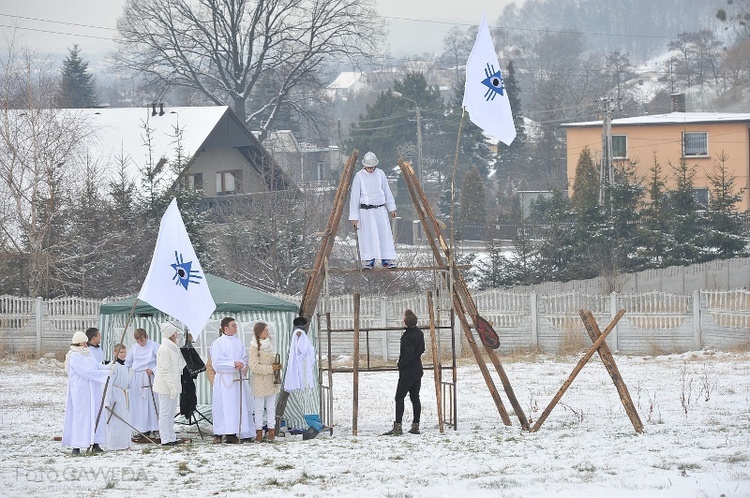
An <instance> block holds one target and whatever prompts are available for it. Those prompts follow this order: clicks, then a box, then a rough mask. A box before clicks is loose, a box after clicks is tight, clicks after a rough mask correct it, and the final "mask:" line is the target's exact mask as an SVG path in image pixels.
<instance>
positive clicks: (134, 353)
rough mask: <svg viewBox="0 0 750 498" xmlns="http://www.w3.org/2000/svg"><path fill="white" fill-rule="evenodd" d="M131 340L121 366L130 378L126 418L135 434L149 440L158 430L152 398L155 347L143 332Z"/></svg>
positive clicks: (137, 331)
mask: <svg viewBox="0 0 750 498" xmlns="http://www.w3.org/2000/svg"><path fill="white" fill-rule="evenodd" d="M134 337H135V342H136V344H134V345H133V346H131V348H130V351H128V356H127V358H126V359H125V366H126V367H128V368H129V369H130V374H131V375H130V386H129V392H130V417H131V420H132V424H133V427H135V428H136V430H138V431H139V432H141V433H142V434H143V435H145V436H152V435H154V434H153V433H154V432H156V431H157V430H159V419H158V417H157V416H156V404H155V403H154V400H155V396H154V395H152V386H153V384H154V371H155V370H156V353H157V351H158V350H159V344H157V343H156V342H155V341H152V340H151V339H149V338H148V335H147V334H146V331H145V330H144V329H136V331H135V333H134ZM144 442H145V441H144Z"/></svg>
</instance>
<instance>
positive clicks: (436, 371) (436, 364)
mask: <svg viewBox="0 0 750 498" xmlns="http://www.w3.org/2000/svg"><path fill="white" fill-rule="evenodd" d="M427 309H428V310H429V312H430V342H431V343H432V371H433V377H434V380H435V399H436V400H437V411H438V429H439V430H440V434H442V433H443V431H444V427H443V400H442V398H441V396H440V382H441V380H442V379H441V377H442V374H441V372H440V355H439V354H438V347H437V337H436V333H435V310H434V309H433V303H432V291H427Z"/></svg>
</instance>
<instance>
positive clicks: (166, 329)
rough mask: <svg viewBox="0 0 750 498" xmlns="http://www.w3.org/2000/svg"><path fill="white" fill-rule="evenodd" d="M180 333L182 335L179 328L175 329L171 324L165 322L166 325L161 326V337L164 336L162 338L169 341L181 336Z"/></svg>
mask: <svg viewBox="0 0 750 498" xmlns="http://www.w3.org/2000/svg"><path fill="white" fill-rule="evenodd" d="M179 333H180V329H178V328H177V327H175V326H174V325H172V324H171V323H169V322H164V323H162V324H161V336H162V338H164V339H169V338H171V337H172V336H173V335H175V334H179Z"/></svg>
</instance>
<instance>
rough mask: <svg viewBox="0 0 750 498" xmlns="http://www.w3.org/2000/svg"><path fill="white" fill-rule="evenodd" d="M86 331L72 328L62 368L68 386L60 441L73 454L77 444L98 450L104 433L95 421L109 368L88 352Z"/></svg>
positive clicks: (75, 452) (100, 424)
mask: <svg viewBox="0 0 750 498" xmlns="http://www.w3.org/2000/svg"><path fill="white" fill-rule="evenodd" d="M87 340H88V339H87V337H86V334H84V333H83V332H76V333H75V334H73V338H72V339H71V345H70V350H69V351H68V353H67V354H66V355H65V372H66V373H67V374H68V390H67V396H66V397H67V399H66V402H65V423H64V426H63V436H62V445H63V446H70V447H72V448H73V454H74V455H77V454H79V453H80V452H81V448H83V449H86V448H90V450H91V452H92V453H100V452H102V449H101V447H100V446H99V445H100V444H104V441H105V438H106V433H105V431H104V426H105V425H106V424H104V423H102V422H104V421H106V418H105V419H104V420H101V419H100V421H99V425H98V426H97V425H96V418H97V416H98V415H99V407H100V406H101V402H102V388H103V386H104V384H105V383H106V382H107V377H109V372H110V369H109V367H108V366H106V365H102V364H101V363H99V362H98V361H97V360H96V359H94V357H93V356H92V354H91V352H90V351H89V349H88V347H87V346H86V342H87ZM101 417H102V418H104V417H105V414H101Z"/></svg>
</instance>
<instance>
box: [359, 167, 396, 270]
mask: <svg viewBox="0 0 750 498" xmlns="http://www.w3.org/2000/svg"><path fill="white" fill-rule="evenodd" d="M360 204H369V205H372V206H379V205H381V204H385V206H384V207H380V208H376V209H360V207H359V205H360ZM395 210H396V201H395V200H394V198H393V193H392V192H391V188H390V187H389V186H388V179H387V178H386V176H385V173H384V172H383V170H381V169H379V168H375V170H374V171H373V172H372V173H368V172H367V170H365V169H362V170H360V171H359V172H357V174H356V175H354V181H353V182H352V190H351V195H350V197H349V220H350V221H359V230H358V231H357V237H358V238H359V256H360V259H362V260H363V261H367V260H370V259H376V260H383V259H396V246H395V245H394V243H393V233H392V231H391V223H390V220H389V216H390V212H391V211H395Z"/></svg>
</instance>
